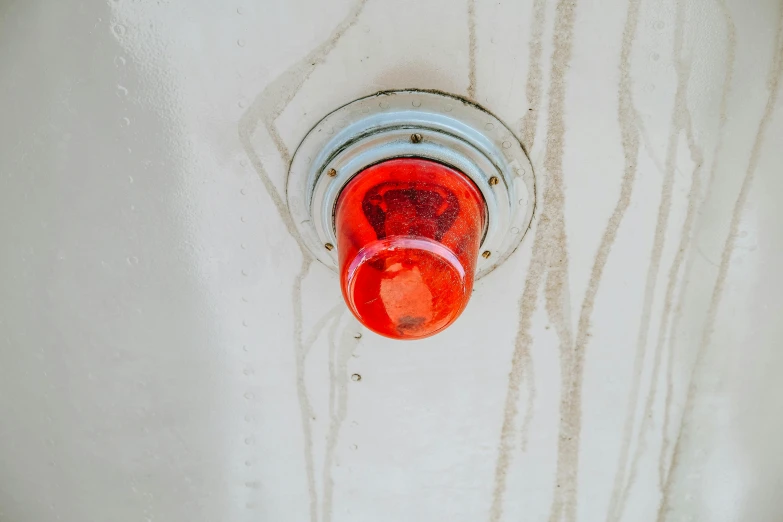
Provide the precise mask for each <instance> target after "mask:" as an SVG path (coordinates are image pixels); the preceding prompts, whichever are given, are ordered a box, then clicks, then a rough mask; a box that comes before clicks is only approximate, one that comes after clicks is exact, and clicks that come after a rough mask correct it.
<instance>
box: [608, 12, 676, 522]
mask: <svg viewBox="0 0 783 522" xmlns="http://www.w3.org/2000/svg"><path fill="white" fill-rule="evenodd" d="M684 15H685V2H680V3H678V7H677V14H676V17H677V20H676V24H675V35H674V51H673V54H674V63H675V69H676V72H677V91H676V94H675V101H674V106H673V108H672V116H671V125H670V132H669V140H668V147H667V156H666V163H665V171H664V179H663V183H662V186H661V200H660V204H659V207H658V217H657V223H656V228H655V233H654V239H653V248H652V252H651V255H650V265H649V267H648V269H647V279H646V283H645V290H644V297H643V304H642V318H641V322H640V326H639V331H638V335H637V342H636V354H635V358H634V369H633V385H632V388H631V394H630V397H629V401H628V404H627V407H626V421H625V426H624V433H623V443H622V447H621V450H620V460H619V462H618V466H617V471H616V473H615V481H614V487H613V490H612V496H611V499H610V502H609V510H608V513H607V520H614V521H617V520H620V519H621V518H622V514H623V510H624V508H625V503H626V500H627V498H628V495H629V493H630V490H631V487H632V485H633V482H634V481H635V477H636V470H637V467H638V460H639V456H640V455H641V452H643V450H644V441H645V428H646V427H647V424H648V419H647V418H646V417H643V418H642V427H641V428H640V430H639V437H640V441H639V443H638V445H637V448H636V451H635V454H634V455H633V457H632V459H631V465H630V469H629V470H626V468H627V466H628V459H629V453H630V444H631V438H632V431H633V425H634V420H635V411H636V405H637V401H638V399H639V393H640V387H641V377H642V365H643V362H644V359H645V356H646V353H647V337H648V334H649V330H650V321H651V315H652V305H653V299H654V297H655V285H656V282H657V280H658V272H659V270H660V263H661V257H662V255H663V246H664V243H665V236H666V228H667V226H668V219H669V214H670V212H671V200H672V190H673V186H674V173H675V170H676V161H677V152H678V143H679V135H680V132H681V130H682V129H683V117H684V115H685V114H686V113H687V111H688V107H687V100H686V94H687V82H688V77H689V72H690V71H689V69H688V68H687V66H686V65H685V64H683V61H682V47H683V40H684V34H683V33H684ZM659 368H660V351H656V353H655V359H654V362H653V377H652V379H651V388H652V390H654V387H655V385H656V383H657V375H658V371H659ZM651 396H653V393H652V392H651V393H650V394H648V397H647V401H648V402H649V401H650V397H651ZM626 473H627V477H628V478H626Z"/></svg>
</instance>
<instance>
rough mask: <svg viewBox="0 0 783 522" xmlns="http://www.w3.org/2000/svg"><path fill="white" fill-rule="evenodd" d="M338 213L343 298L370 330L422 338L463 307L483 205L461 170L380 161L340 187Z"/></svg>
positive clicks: (421, 162)
mask: <svg viewBox="0 0 783 522" xmlns="http://www.w3.org/2000/svg"><path fill="white" fill-rule="evenodd" d="M335 218H336V228H337V247H338V252H339V261H340V284H341V287H342V292H343V297H344V298H345V302H346V303H347V304H348V307H349V308H350V309H351V311H352V312H353V314H354V315H355V316H356V318H357V319H359V321H361V322H362V323H363V324H364V325H365V326H367V327H368V328H369V329H370V330H372V331H374V332H376V333H379V334H381V335H384V336H386V337H391V338H394V339H420V338H422V337H428V336H430V335H433V334H435V333H437V332H439V331H441V330H443V329H444V328H446V327H447V326H448V325H450V324H451V323H452V322H454V320H456V319H457V317H459V315H460V314H461V313H462V311H463V310H464V309H465V306H467V304H468V299H469V298H470V293H471V291H472V289H473V278H474V275H475V271H476V260H477V259H478V250H479V246H480V243H481V235H482V233H483V231H484V224H485V221H486V210H485V205H484V198H483V197H482V196H481V192H480V191H479V189H478V188H477V187H476V186H475V185H474V184H473V182H472V181H470V179H468V178H467V177H466V176H465V175H464V174H462V173H461V172H459V171H457V170H454V169H452V168H450V167H447V166H445V165H441V164H440V163H436V162H434V161H429V160H423V159H418V158H400V159H393V160H388V161H384V162H383V163H379V164H377V165H373V166H372V167H368V168H367V169H365V170H363V171H362V172H360V173H359V174H358V175H357V176H356V177H355V178H353V179H352V180H351V181H350V182H349V183H348V184H347V185H346V186H345V188H344V189H343V191H342V193H341V194H340V197H339V198H338V200H337V208H336V214H335Z"/></svg>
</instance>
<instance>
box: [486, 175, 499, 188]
mask: <svg viewBox="0 0 783 522" xmlns="http://www.w3.org/2000/svg"><path fill="white" fill-rule="evenodd" d="M498 183H500V180H499V179H498V177H497V176H492V177H491V178H489V184H490V186H492V187H494V186H495V185H497V184H498Z"/></svg>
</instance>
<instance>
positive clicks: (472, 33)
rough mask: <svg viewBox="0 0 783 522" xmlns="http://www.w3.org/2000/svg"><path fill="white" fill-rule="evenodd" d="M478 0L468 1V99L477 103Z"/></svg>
mask: <svg viewBox="0 0 783 522" xmlns="http://www.w3.org/2000/svg"><path fill="white" fill-rule="evenodd" d="M477 47H478V46H477V44H476V0H468V94H467V96H468V99H470V100H472V101H476V52H477Z"/></svg>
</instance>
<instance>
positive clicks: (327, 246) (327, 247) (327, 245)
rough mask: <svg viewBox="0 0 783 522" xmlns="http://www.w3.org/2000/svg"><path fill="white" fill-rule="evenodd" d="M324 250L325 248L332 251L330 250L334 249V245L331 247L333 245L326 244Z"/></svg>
mask: <svg viewBox="0 0 783 522" xmlns="http://www.w3.org/2000/svg"><path fill="white" fill-rule="evenodd" d="M324 248H325V249H326V250H332V249H334V245H333V244H331V243H326V244H325V245H324Z"/></svg>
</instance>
